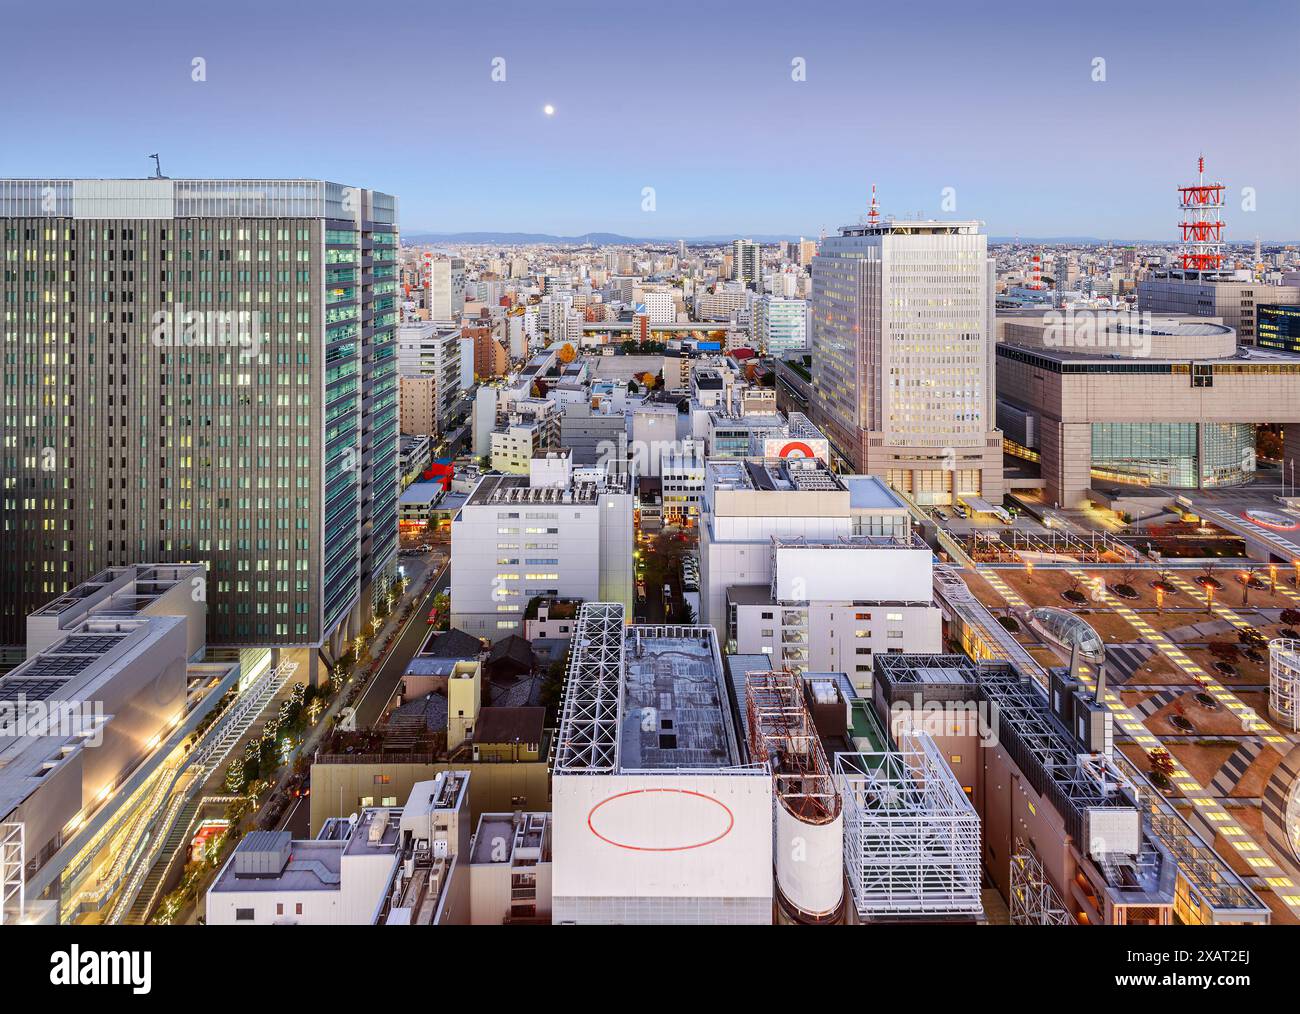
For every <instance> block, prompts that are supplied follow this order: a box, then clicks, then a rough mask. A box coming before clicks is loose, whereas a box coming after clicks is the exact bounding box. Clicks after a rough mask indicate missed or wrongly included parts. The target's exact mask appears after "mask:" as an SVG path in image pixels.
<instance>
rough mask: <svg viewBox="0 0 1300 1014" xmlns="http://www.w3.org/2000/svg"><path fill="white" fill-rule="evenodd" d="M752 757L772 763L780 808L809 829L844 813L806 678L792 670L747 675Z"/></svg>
mask: <svg viewBox="0 0 1300 1014" xmlns="http://www.w3.org/2000/svg"><path fill="white" fill-rule="evenodd" d="M745 699H746V711H747V712H748V716H747V717H748V720H749V751H750V756H751V757H752V758H753V759H754V760H756V761H759V762H762V763H769V764H770V765H771V768H772V778H773V781H774V783H775V788H776V795H777V798H778V799H780V801H781V805H782V806H784V807H785V808H786V809H787V810H789V811H790V813H791V815H793V816H794V817H796V818H797V819H799V820H801V821H803V822H804V823H806V824H827V823H829V822H830V821H832V820H834V819H835V818H836V817H838V816H839V814H840V808H841V803H840V794H839V792H838V791H837V790H836V788H835V779H834V777H833V776H832V774H831V770H830V765H829V764H828V763H827V761H826V753H825V751H824V750H823V749H822V743H821V737H819V736H818V735H817V730H816V729H815V728H814V727H813V723H812V718H811V716H810V715H809V714H808V708H807V706H806V705H805V703H804V700H803V695H802V679H801V677H799V676H798V675H796V674H795V673H793V672H790V671H789V670H782V671H780V672H772V671H771V670H768V671H766V672H762V671H756V672H750V673H746V675H745Z"/></svg>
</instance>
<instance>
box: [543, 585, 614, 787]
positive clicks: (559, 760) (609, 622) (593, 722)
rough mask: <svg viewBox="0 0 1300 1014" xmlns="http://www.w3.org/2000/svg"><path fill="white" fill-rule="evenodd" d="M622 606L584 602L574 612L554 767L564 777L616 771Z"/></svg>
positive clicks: (610, 603)
mask: <svg viewBox="0 0 1300 1014" xmlns="http://www.w3.org/2000/svg"><path fill="white" fill-rule="evenodd" d="M623 627H624V614H623V606H622V604H621V603H618V602H587V603H584V604H583V606H582V609H581V610H580V611H579V612H578V626H577V630H576V632H575V633H574V635H573V649H572V652H571V654H570V657H569V672H568V675H567V677H566V678H565V682H564V707H563V709H562V711H561V713H560V731H559V736H558V737H557V738H558V740H559V743H558V746H557V748H556V754H555V768H554V770H555V771H556V772H557V773H558V772H563V773H567V774H609V773H612V772H614V771H616V770H617V769H618V729H619V723H620V722H621V721H622V717H623Z"/></svg>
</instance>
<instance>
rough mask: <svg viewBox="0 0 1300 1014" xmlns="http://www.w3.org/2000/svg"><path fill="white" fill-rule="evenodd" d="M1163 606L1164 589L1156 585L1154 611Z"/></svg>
mask: <svg viewBox="0 0 1300 1014" xmlns="http://www.w3.org/2000/svg"><path fill="white" fill-rule="evenodd" d="M1164 605H1165V589H1164V586H1163V585H1159V584H1158V585H1156V609H1157V610H1160V609H1163V608H1164Z"/></svg>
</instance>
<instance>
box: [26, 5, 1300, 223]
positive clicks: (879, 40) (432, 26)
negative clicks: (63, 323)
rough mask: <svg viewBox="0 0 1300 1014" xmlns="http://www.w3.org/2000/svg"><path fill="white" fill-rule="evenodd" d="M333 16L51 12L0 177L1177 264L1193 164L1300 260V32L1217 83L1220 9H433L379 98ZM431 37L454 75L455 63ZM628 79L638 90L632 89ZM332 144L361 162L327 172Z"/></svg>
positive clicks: (482, 216)
mask: <svg viewBox="0 0 1300 1014" xmlns="http://www.w3.org/2000/svg"><path fill="white" fill-rule="evenodd" d="M320 10H321V12H322V17H321V18H320V19H319V20H318V21H315V22H313V23H311V24H304V23H302V22H301V21H300V19H298V18H296V17H295V16H294V15H293V14H290V13H285V12H278V11H274V10H267V9H264V8H261V7H254V6H251V5H248V4H240V3H236V4H231V5H226V6H225V7H223V9H222V11H221V12H220V13H208V12H186V13H185V14H184V15H183V16H180V17H172V16H169V17H168V19H167V20H166V21H165V22H163V21H161V20H152V21H147V25H148V27H147V28H146V29H145V30H144V31H135V30H133V31H132V32H130V33H127V32H124V31H123V30H122V28H121V24H122V22H121V20H120V18H119V17H118V16H117V15H110V14H108V13H106V12H103V11H100V10H96V9H93V8H88V7H87V6H86V5H84V4H81V3H65V4H62V5H58V4H56V5H55V7H54V11H53V14H54V15H57V13H58V12H60V11H61V12H64V13H66V14H67V15H69V16H70V17H74V18H75V19H76V22H77V24H78V25H79V28H80V30H79V31H78V32H77V33H75V36H74V37H71V38H68V39H66V40H63V43H64V46H65V54H64V55H65V59H66V67H67V68H68V69H69V72H65V73H61V74H59V75H56V76H54V77H51V76H50V75H48V74H45V73H42V72H41V70H40V66H39V65H40V63H41V62H43V60H44V56H43V55H42V52H43V50H42V48H41V46H40V44H39V43H40V40H41V39H42V37H43V36H44V34H45V32H46V31H47V25H48V23H49V19H50V18H51V17H52V12H51V11H50V10H49V9H42V10H41V11H40V12H35V11H32V10H22V11H18V12H15V13H14V14H12V15H11V16H10V19H9V26H8V27H9V34H10V36H11V38H12V39H13V40H14V42H15V43H16V45H15V46H14V57H13V59H11V60H10V61H8V62H7V63H6V64H5V66H4V67H0V81H3V83H4V85H5V87H6V90H7V93H8V94H9V95H10V97H11V103H10V110H9V120H10V125H11V126H12V127H14V128H16V129H18V130H21V131H22V133H23V136H24V137H25V138H26V142H25V143H24V144H23V145H21V146H18V145H10V146H6V149H5V151H4V152H3V154H0V175H5V176H12V177H25V176H42V175H46V174H52V175H63V176H87V177H104V178H114V177H133V176H137V175H139V176H145V175H148V174H149V173H150V172H151V171H152V169H153V163H152V160H151V159H149V158H148V156H149V154H150V153H152V152H159V153H160V155H161V158H162V170H163V172H164V173H166V174H168V175H171V176H177V177H185V176H189V177H207V178H221V177H226V176H230V177H239V176H247V175H250V174H255V175H259V176H265V177H268V178H303V177H306V178H335V179H356V180H358V182H359V183H361V184H362V185H365V186H373V187H376V188H379V189H382V190H384V191H386V192H388V193H394V194H399V195H401V197H402V208H401V218H402V224H403V228H404V231H405V232H407V233H410V234H421V233H448V232H464V231H497V230H520V231H526V232H537V233H549V234H558V235H581V234H583V233H586V232H590V231H609V232H614V233H619V234H622V235H627V236H631V237H662V238H664V239H672V238H677V237H680V236H686V237H696V236H711V235H733V234H734V235H748V234H750V233H758V234H768V235H777V234H780V235H816V234H818V233H819V232H821V231H822V230H825V231H826V232H828V233H831V232H833V231H834V230H836V229H837V228H838V227H839V226H841V225H843V224H845V222H844V221H843V218H844V214H845V209H860V210H865V207H866V203H867V194H868V191H869V187H870V185H871V183H872V182H875V183H876V184H877V185H878V187H879V192H880V200H881V207H882V209H883V210H884V212H885V213H886V214H894V215H897V216H899V217H903V216H906V215H912V214H914V213H915V212H917V211H920V212H921V213H922V214H923V215H925V216H927V217H941V218H977V219H979V220H980V221H982V222H984V223H986V227H987V230H988V232H989V235H990V236H994V237H1002V236H1005V237H1013V236H1020V237H1024V238H1027V239H1029V238H1052V237H1062V238H1070V237H1096V238H1098V239H1113V240H1141V239H1147V240H1152V241H1154V240H1158V239H1162V238H1167V239H1170V240H1172V239H1173V238H1174V237H1175V233H1176V224H1177V220H1178V219H1177V208H1176V201H1175V198H1176V193H1175V192H1174V190H1173V184H1172V181H1173V180H1180V181H1181V180H1184V179H1187V180H1189V181H1190V179H1191V177H1192V176H1193V169H1194V167H1195V160H1196V158H1197V157H1198V156H1199V155H1202V154H1204V155H1205V157H1206V160H1207V171H1208V172H1209V173H1210V174H1211V175H1212V176H1213V178H1215V179H1216V180H1221V181H1222V182H1224V183H1226V184H1227V186H1228V188H1229V189H1228V196H1229V200H1228V208H1227V214H1226V216H1225V218H1226V221H1227V225H1228V228H1227V236H1228V238H1229V239H1230V240H1232V241H1237V242H1250V241H1253V240H1254V239H1255V237H1256V236H1259V237H1260V238H1261V239H1262V240H1263V241H1265V242H1285V241H1289V240H1293V239H1294V238H1295V237H1297V236H1300V197H1297V194H1296V192H1295V189H1294V187H1291V186H1289V184H1290V183H1291V182H1292V179H1293V176H1294V169H1293V167H1294V165H1295V162H1296V156H1297V142H1296V140H1295V138H1294V136H1293V135H1289V134H1288V133H1287V132H1285V131H1284V130H1274V129H1273V128H1274V125H1275V124H1278V123H1279V122H1280V121H1279V120H1278V117H1279V115H1281V113H1282V112H1283V111H1284V109H1285V101H1286V96H1287V95H1288V92H1287V88H1288V82H1287V80H1286V61H1287V60H1288V59H1289V53H1288V52H1287V47H1288V40H1290V39H1293V38H1294V37H1295V31H1296V29H1297V28H1298V27H1300V12H1298V11H1297V10H1296V9H1295V8H1294V6H1293V5H1287V4H1283V3H1264V4H1261V5H1258V6H1257V7H1256V8H1255V10H1256V16H1255V17H1254V18H1252V19H1242V20H1241V21H1240V22H1235V23H1224V24H1216V25H1215V38H1216V40H1217V44H1218V45H1219V46H1220V47H1221V48H1222V49H1223V50H1225V51H1235V52H1241V53H1249V54H1250V58H1249V59H1248V60H1242V61H1239V62H1238V63H1235V64H1233V65H1232V70H1231V74H1232V77H1231V78H1230V79H1229V78H1227V77H1226V76H1223V74H1222V72H1220V76H1223V80H1222V81H1221V82H1220V83H1216V82H1215V81H1214V80H1211V81H1210V82H1209V83H1208V84H1207V83H1204V82H1203V81H1202V80H1201V78H1200V77H1199V76H1198V75H1200V73H1201V72H1200V71H1199V70H1198V69H1197V68H1196V67H1192V66H1189V65H1188V64H1187V60H1186V57H1185V53H1186V52H1188V51H1190V50H1191V48H1192V47H1194V46H1195V45H1197V44H1199V42H1200V40H1201V39H1202V38H1203V28H1202V27H1201V25H1202V21H1203V19H1204V18H1207V17H1211V16H1212V11H1213V8H1211V7H1209V6H1208V5H1193V6H1192V7H1191V8H1189V7H1188V6H1187V5H1179V6H1178V7H1177V8H1176V9H1175V8H1173V7H1171V6H1169V5H1164V4H1161V5H1153V6H1151V7H1150V8H1147V7H1142V8H1132V7H1125V6H1123V5H1117V4H1099V5H1094V6H1093V8H1092V9H1091V11H1092V19H1091V20H1087V21H1082V20H1081V19H1077V18H1069V17H1066V16H1064V15H1059V14H1055V13H1052V12H1042V11H1040V10H1038V9H1036V8H1029V7H1026V6H1008V5H1003V6H1001V7H999V8H998V11H997V12H996V13H994V12H990V11H970V10H967V9H966V8H959V7H957V6H956V5H951V4H944V5H940V6H939V7H938V8H937V9H934V8H927V9H926V10H925V11H924V12H921V11H916V12H910V11H903V12H900V11H890V10H882V11H870V10H864V11H857V10H850V11H833V9H832V8H831V7H830V6H828V5H825V4H814V5H811V6H810V7H806V8H804V9H803V10H802V11H801V13H802V14H803V17H802V18H801V19H800V20H799V21H798V22H796V23H791V24H790V25H789V31H787V32H770V31H768V30H767V29H766V21H767V19H766V18H765V17H764V16H763V15H764V13H765V12H766V13H767V14H768V15H772V16H779V14H780V13H781V11H780V9H779V8H775V7H769V6H768V5H765V4H760V5H758V6H757V7H755V8H754V9H753V10H752V11H751V12H750V13H751V14H752V15H753V17H750V18H737V17H735V16H734V15H732V14H730V13H725V14H724V13H723V9H721V8H713V7H709V8H704V9H700V8H698V6H692V5H682V4H677V3H670V4H667V5H664V6H661V7H660V8H659V9H658V12H657V14H656V16H655V17H654V18H645V17H641V16H636V15H631V14H628V13H617V12H614V13H611V12H607V11H605V9H604V8H603V7H601V6H600V5H596V4H588V3H573V4H568V5H565V6H564V7H563V8H561V9H560V10H558V11H556V10H551V9H548V10H546V11H533V10H531V9H530V8H528V7H526V6H525V5H512V6H508V7H507V8H506V9H505V11H504V12H503V18H502V21H503V24H504V25H505V26H506V28H507V30H506V31H505V32H504V33H502V34H501V35H500V36H493V35H489V33H487V32H484V31H483V30H482V28H481V26H480V23H479V21H478V19H476V18H475V16H474V12H473V11H471V10H468V9H458V8H437V9H434V10H429V11H417V12H413V13H412V14H410V15H409V16H408V17H407V18H406V23H405V26H404V29H403V33H402V35H403V37H404V38H408V39H411V40H413V41H411V42H410V43H409V45H410V53H411V55H410V58H409V59H405V58H403V57H402V56H401V55H398V56H397V57H396V58H389V57H388V56H385V57H383V58H382V59H381V58H379V56H378V54H379V53H380V52H381V50H378V49H376V50H375V53H376V58H375V59H374V61H373V66H371V67H370V68H369V69H368V70H367V73H366V76H365V78H364V80H365V81H367V82H369V85H368V86H367V87H360V88H356V89H352V90H348V91H344V92H341V93H340V92H338V90H336V89H333V88H332V81H333V79H334V77H335V76H336V72H337V71H338V70H339V66H338V65H337V64H336V63H335V62H334V61H331V60H328V59H326V60H322V59H320V56H321V54H323V53H329V52H336V51H341V50H339V49H338V47H339V46H340V45H341V44H342V43H343V42H344V41H345V40H346V39H347V38H348V31H349V26H350V20H349V18H348V17H346V16H345V15H344V9H343V8H342V7H341V6H339V5H337V4H334V3H326V4H323V5H321V8H320ZM331 12H333V14H334V16H331ZM1121 16H1122V21H1120V20H1119V19H1120V18H1121ZM254 19H256V20H255V21H254ZM254 23H255V24H256V26H257V31H256V32H255V33H254V32H249V31H248V30H247V29H248V26H249V25H251V24H254ZM1121 24H1122V26H1123V27H1122V28H1119V27H1117V26H1119V25H1121ZM1261 25H1267V26H1268V27H1269V30H1267V31H1260V30H1259V28H1260V26H1261ZM832 26H833V27H834V30H833V31H829V30H827V29H828V28H830V27H832ZM422 34H423V36H424V37H426V38H429V39H430V41H431V42H433V43H434V44H435V45H437V46H439V47H441V48H440V50H439V59H438V60H437V62H436V63H433V62H431V61H428V60H426V59H425V57H424V56H423V53H424V50H422V49H421V48H419V46H418V45H417V43H416V41H414V40H418V39H419V38H421V36H422ZM105 43H108V44H107V45H106V44H105ZM539 43H541V44H540V45H539ZM364 53H365V50H364V49H363V50H362V54H363V55H362V57H360V58H362V59H364ZM196 60H198V61H202V63H201V65H196V64H195V61H196ZM1098 60H1102V61H1104V63H1103V64H1098V63H1097V61H1098ZM800 61H801V63H800ZM636 66H644V67H645V68H646V70H647V73H646V75H644V76H641V77H637V78H635V79H630V78H628V77H627V76H626V75H627V73H628V68H630V67H636ZM196 78H197V79H196ZM800 78H801V79H800ZM88 82H89V83H92V84H95V85H96V87H109V86H111V87H112V88H113V89H114V90H115V92H116V93H117V94H118V96H119V101H120V102H121V103H122V104H123V105H124V106H125V107H127V108H132V109H134V110H136V113H135V114H134V115H133V116H132V117H131V118H129V121H128V122H127V123H125V124H124V123H123V122H122V118H120V117H116V116H105V117H100V118H93V119H89V120H88V119H87V118H86V117H85V116H84V115H83V114H82V110H81V106H80V101H79V100H78V99H77V96H78V95H79V94H82V93H83V92H84V90H85V89H86V87H87V85H88ZM882 83H883V84H884V86H885V87H884V88H883V89H882V88H881V85H882ZM1193 88H1194V89H1195V91H1196V94H1195V97H1194V100H1195V102H1196V103H1197V109H1198V113H1197V116H1196V117H1195V118H1194V121H1188V122H1184V118H1183V117H1181V116H1174V115H1173V113H1172V111H1173V110H1175V109H1182V108H1183V107H1184V105H1185V103H1186V101H1187V96H1186V94H1185V93H1186V92H1187V91H1188V90H1189V89H1193ZM381 94H383V95H387V96H395V98H389V99H387V100H386V101H383V102H377V101H376V96H378V95H381ZM1243 94H1244V95H1247V96H1249V97H1250V101H1249V102H1247V103H1243V102H1242V101H1241V96H1242V95H1243ZM325 96H329V101H323V99H324V98H325ZM546 107H550V108H551V110H552V112H551V113H549V114H548V113H547V112H545V108H546ZM279 114H284V115H279ZM342 120H347V121H349V122H350V125H351V130H352V132H353V135H352V136H353V137H354V140H355V141H356V142H357V143H356V144H355V145H349V146H346V147H344V146H331V145H329V144H319V143H318V141H320V140H321V139H327V138H328V136H329V134H330V131H331V130H333V129H334V128H335V125H336V124H337V123H338V122H341V121H342ZM1210 123H1212V124H1213V125H1214V126H1213V129H1212V130H1210V129H1200V125H1201V124H1210ZM91 152H93V155H91V154H90V153H91ZM305 152H310V154H309V155H308V154H305ZM1063 156H1064V157H1063ZM361 176H364V177H365V178H364V179H362V178H361ZM647 188H649V189H650V191H652V195H651V197H650V198H649V199H648V197H647ZM1243 188H1251V189H1252V192H1253V198H1252V199H1253V202H1254V208H1255V210H1253V211H1246V210H1243V208H1242V203H1243V201H1245V197H1244V196H1243V194H1242V190H1243ZM649 207H653V210H643V208H649Z"/></svg>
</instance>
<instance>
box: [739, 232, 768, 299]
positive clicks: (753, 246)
mask: <svg viewBox="0 0 1300 1014" xmlns="http://www.w3.org/2000/svg"><path fill="white" fill-rule="evenodd" d="M731 250H732V253H731V258H732V259H731V280H732V281H733V282H740V284H741V285H743V286H745V287H746V288H751V289H761V288H762V285H763V248H762V247H761V246H759V245H758V244H757V243H753V242H751V241H750V240H747V239H738V240H736V241H735V242H734V243H732V244H731Z"/></svg>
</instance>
